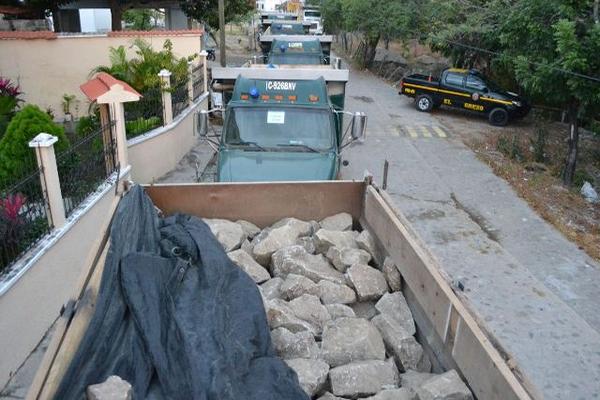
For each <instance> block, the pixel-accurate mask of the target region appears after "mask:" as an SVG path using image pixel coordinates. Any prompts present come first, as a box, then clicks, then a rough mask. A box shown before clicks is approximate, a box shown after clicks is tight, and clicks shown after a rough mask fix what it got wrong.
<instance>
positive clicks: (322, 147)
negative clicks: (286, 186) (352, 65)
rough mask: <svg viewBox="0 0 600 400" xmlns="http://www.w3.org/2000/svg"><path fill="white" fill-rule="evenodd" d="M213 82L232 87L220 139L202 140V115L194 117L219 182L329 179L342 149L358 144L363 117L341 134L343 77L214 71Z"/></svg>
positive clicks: (330, 73) (311, 72)
mask: <svg viewBox="0 0 600 400" xmlns="http://www.w3.org/2000/svg"><path fill="white" fill-rule="evenodd" d="M234 76H235V78H233V77H234ZM213 79H214V80H216V81H217V82H219V84H220V85H221V87H228V85H230V84H231V82H233V81H234V82H235V83H234V86H233V92H232V94H231V99H230V101H229V102H228V104H227V106H226V108H225V110H224V116H223V130H222V132H221V134H220V135H216V134H215V135H208V113H209V111H201V112H200V113H199V114H198V121H197V129H198V131H199V134H200V136H202V137H205V138H206V139H207V140H209V143H210V144H211V145H212V146H214V147H213V148H214V149H215V150H216V152H217V172H216V180H217V181H218V182H253V181H254V182H259V181H307V180H308V181H311V180H333V179H336V178H337V176H338V174H339V170H340V165H341V158H340V152H341V150H342V148H343V147H345V146H346V145H348V144H349V143H350V142H352V141H354V140H358V139H361V138H362V137H364V132H365V129H366V116H365V115H364V114H363V113H355V114H351V115H352V121H351V123H349V124H348V126H347V127H346V129H345V130H344V131H343V126H344V123H343V122H344V121H343V118H342V116H343V114H344V113H345V112H344V111H343V107H344V91H345V84H346V82H347V80H348V71H347V70H334V69H330V70H301V69H294V70H284V69H266V68H259V69H255V68H214V69H213ZM346 114H349V113H346Z"/></svg>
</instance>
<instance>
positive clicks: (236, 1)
mask: <svg viewBox="0 0 600 400" xmlns="http://www.w3.org/2000/svg"><path fill="white" fill-rule="evenodd" d="M179 5H180V6H181V9H182V10H183V11H184V12H185V13H186V15H187V16H188V17H190V18H194V19H196V20H198V21H202V22H204V23H205V24H207V25H208V26H209V27H211V28H212V29H214V30H218V27H219V10H218V3H217V0H180V1H179ZM252 10H253V7H252V4H251V2H249V1H248V0H226V2H225V23H226V24H227V23H229V22H231V21H233V20H235V19H236V18H238V17H240V16H242V15H245V14H247V13H249V12H250V11H252Z"/></svg>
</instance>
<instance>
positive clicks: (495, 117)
mask: <svg viewBox="0 0 600 400" xmlns="http://www.w3.org/2000/svg"><path fill="white" fill-rule="evenodd" d="M488 120H489V122H490V124H491V125H494V126H506V124H508V112H507V111H506V110H505V109H504V108H494V109H493V110H492V111H491V112H490V115H489V116H488Z"/></svg>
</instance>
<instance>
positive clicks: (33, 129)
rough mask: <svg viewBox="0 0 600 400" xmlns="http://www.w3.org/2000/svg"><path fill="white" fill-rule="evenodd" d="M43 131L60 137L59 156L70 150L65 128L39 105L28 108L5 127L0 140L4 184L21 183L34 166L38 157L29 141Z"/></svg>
mask: <svg viewBox="0 0 600 400" xmlns="http://www.w3.org/2000/svg"><path fill="white" fill-rule="evenodd" d="M42 132H45V133H49V134H51V135H54V136H56V137H58V142H57V143H55V144H54V150H55V151H56V153H59V152H61V151H63V150H65V149H66V148H67V147H69V140H68V139H67V137H66V135H65V132H64V130H63V128H62V127H60V126H59V125H57V124H55V123H54V122H53V121H52V119H50V116H49V115H48V114H46V113H45V112H44V111H42V110H40V109H39V108H38V107H37V106H34V105H27V106H25V107H23V109H22V110H20V111H19V112H18V113H17V114H16V115H15V116H14V117H13V119H12V120H11V121H10V124H8V127H7V128H6V134H5V135H4V137H3V138H2V139H1V140H0V181H1V182H3V183H4V182H14V181H16V180H18V178H19V177H20V176H21V175H22V173H23V172H24V171H25V170H26V168H28V167H30V166H31V160H32V159H33V160H35V158H34V156H33V149H31V148H30V147H29V142H30V141H31V140H32V139H33V138H34V137H36V136H37V135H38V134H39V133H42ZM34 163H35V161H34Z"/></svg>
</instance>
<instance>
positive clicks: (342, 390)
mask: <svg viewBox="0 0 600 400" xmlns="http://www.w3.org/2000/svg"><path fill="white" fill-rule="evenodd" d="M329 378H330V380H331V389H332V392H333V394H335V395H336V396H347V397H359V396H368V395H372V394H375V393H377V392H379V391H380V390H382V389H384V388H391V387H396V386H397V385H398V370H397V369H396V366H395V365H394V363H393V362H390V361H387V362H386V361H379V360H371V361H358V362H353V363H350V364H346V365H342V366H339V367H336V368H333V369H331V371H329Z"/></svg>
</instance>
